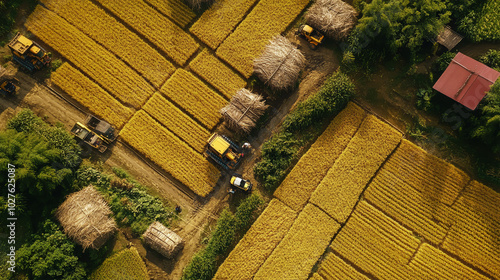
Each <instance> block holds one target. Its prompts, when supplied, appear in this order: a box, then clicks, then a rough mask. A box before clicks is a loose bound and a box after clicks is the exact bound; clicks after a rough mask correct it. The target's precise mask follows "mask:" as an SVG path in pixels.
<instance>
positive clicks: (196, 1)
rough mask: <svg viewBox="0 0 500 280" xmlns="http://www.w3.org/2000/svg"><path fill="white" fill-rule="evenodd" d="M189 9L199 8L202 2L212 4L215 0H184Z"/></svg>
mask: <svg viewBox="0 0 500 280" xmlns="http://www.w3.org/2000/svg"><path fill="white" fill-rule="evenodd" d="M184 1H185V2H186V4H188V6H189V7H191V9H199V8H201V5H203V4H207V5H208V4H212V3H213V2H215V0H184Z"/></svg>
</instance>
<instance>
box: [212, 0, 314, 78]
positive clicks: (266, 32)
mask: <svg viewBox="0 0 500 280" xmlns="http://www.w3.org/2000/svg"><path fill="white" fill-rule="evenodd" d="M307 4H309V0H282V1H276V0H260V1H259V3H258V4H257V5H256V6H255V7H254V8H253V9H252V11H251V12H250V13H249V14H248V16H247V17H246V18H245V19H244V20H243V21H242V22H241V23H240V25H239V26H238V27H237V28H236V30H235V31H234V32H233V33H232V34H231V35H229V37H227V39H226V40H225V41H224V42H223V43H222V44H221V45H220V47H219V48H218V49H217V55H218V56H219V57H220V58H222V59H223V60H225V61H226V62H228V63H229V64H231V65H232V66H233V67H234V68H235V69H236V70H238V71H239V72H240V73H241V74H243V76H245V77H247V78H248V77H250V75H252V72H253V60H254V59H255V58H256V57H257V56H259V55H260V54H261V52H262V51H263V50H264V48H265V46H266V44H267V43H268V42H269V40H271V39H272V38H273V36H275V35H278V34H280V33H282V32H283V31H285V29H286V28H287V27H288V25H290V23H292V22H293V21H294V20H295V18H296V17H297V16H298V15H299V14H300V13H301V12H302V10H303V9H304V8H305V7H306V5H307Z"/></svg>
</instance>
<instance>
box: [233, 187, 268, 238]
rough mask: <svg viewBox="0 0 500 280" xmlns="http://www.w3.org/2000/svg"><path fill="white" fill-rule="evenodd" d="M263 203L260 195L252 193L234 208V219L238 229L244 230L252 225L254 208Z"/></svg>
mask: <svg viewBox="0 0 500 280" xmlns="http://www.w3.org/2000/svg"><path fill="white" fill-rule="evenodd" d="M262 204H264V201H263V200H262V198H260V196H258V195H256V194H252V195H251V196H249V197H247V198H246V199H245V200H244V201H243V202H242V203H241V204H240V205H239V206H238V208H236V213H235V219H236V228H237V229H238V231H242V232H246V231H247V230H248V228H249V227H250V226H251V225H252V221H253V218H254V214H255V212H256V210H257V209H258V208H259V207H260V206H261V205H262Z"/></svg>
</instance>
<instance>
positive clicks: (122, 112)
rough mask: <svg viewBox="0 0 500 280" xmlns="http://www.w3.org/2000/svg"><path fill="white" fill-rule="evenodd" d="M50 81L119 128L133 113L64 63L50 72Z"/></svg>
mask: <svg viewBox="0 0 500 280" xmlns="http://www.w3.org/2000/svg"><path fill="white" fill-rule="evenodd" d="M51 81H52V83H53V84H54V85H56V86H58V87H60V88H61V89H62V90H64V91H65V92H66V93H67V94H69V95H70V96H71V97H72V98H73V99H75V100H76V101H78V102H79V103H80V104H82V105H83V106H85V107H87V108H88V109H89V110H90V111H92V112H93V113H94V114H95V115H97V116H99V117H100V118H102V119H104V120H106V121H107V122H109V123H111V124H112V125H114V126H115V127H117V128H118V129H120V128H121V127H122V126H123V125H124V124H125V123H126V122H127V121H128V120H129V119H130V118H131V117H132V115H133V114H134V111H133V110H132V109H129V108H127V107H125V106H123V104H121V103H120V102H118V101H117V100H116V99H115V98H114V97H113V96H111V95H109V94H108V93H107V92H106V91H105V90H103V89H102V88H101V87H100V86H99V85H97V84H96V83H94V82H93V81H91V80H90V79H89V78H87V77H86V76H85V75H83V74H82V73H81V72H80V71H78V70H77V69H75V68H74V67H72V66H71V65H69V64H68V63H64V64H63V65H62V66H61V67H59V68H58V69H57V71H56V72H54V73H52V75H51Z"/></svg>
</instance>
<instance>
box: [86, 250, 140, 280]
mask: <svg viewBox="0 0 500 280" xmlns="http://www.w3.org/2000/svg"><path fill="white" fill-rule="evenodd" d="M90 279H91V280H123V279H130V280H146V279H149V275H148V271H147V269H146V265H145V264H144V262H143V261H142V258H141V256H140V255H139V253H138V252H137V249H136V248H135V247H131V248H127V249H123V250H122V251H120V252H118V253H116V254H114V255H112V256H111V257H109V258H107V259H106V260H105V261H104V262H103V263H102V264H101V266H99V268H97V270H96V271H95V272H94V273H92V275H91V276H90Z"/></svg>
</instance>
